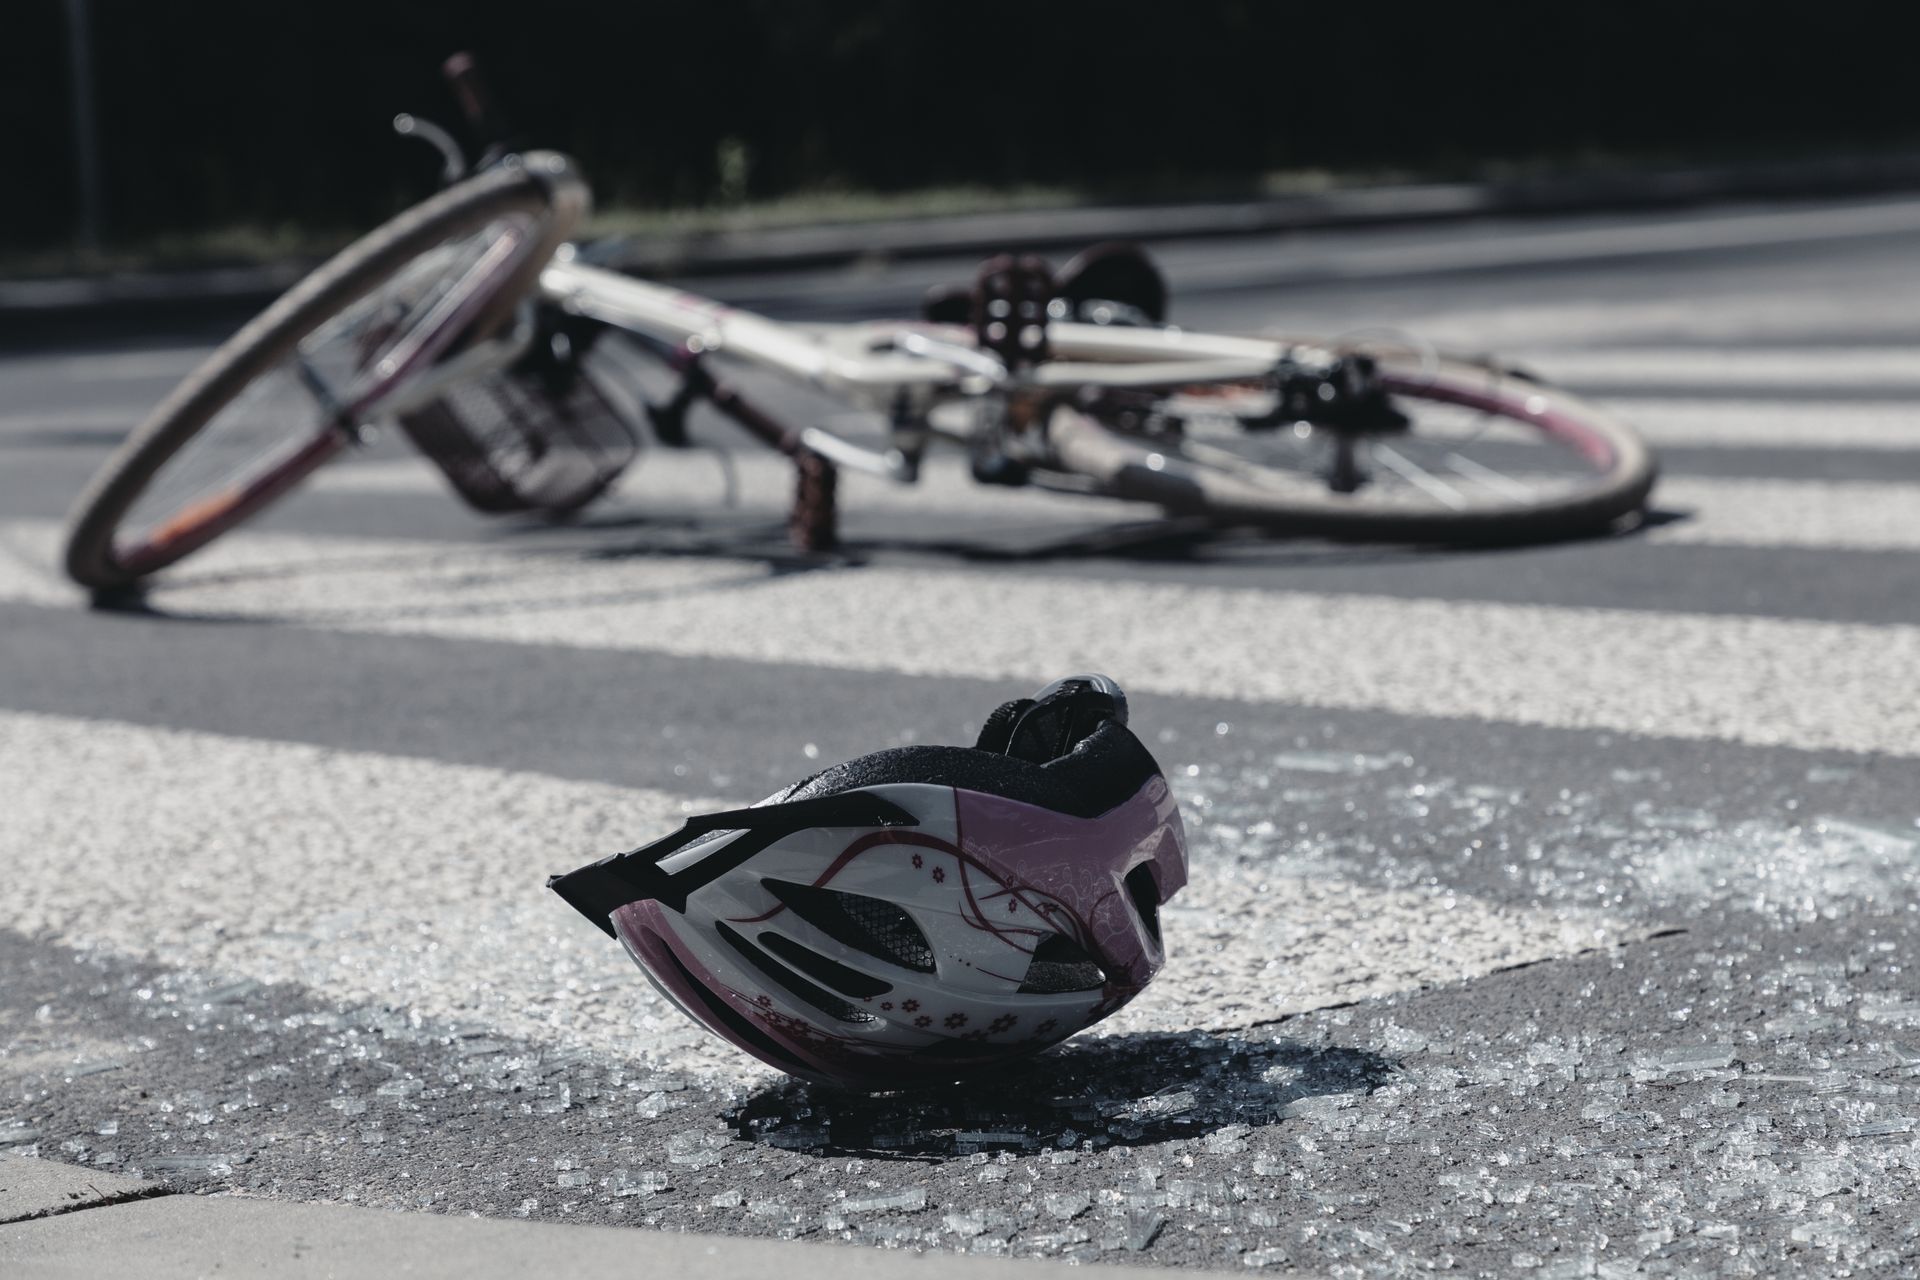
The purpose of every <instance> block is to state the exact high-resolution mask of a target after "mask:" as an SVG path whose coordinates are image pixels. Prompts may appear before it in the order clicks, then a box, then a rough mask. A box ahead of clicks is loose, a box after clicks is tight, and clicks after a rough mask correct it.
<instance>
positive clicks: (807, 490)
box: [648, 347, 840, 553]
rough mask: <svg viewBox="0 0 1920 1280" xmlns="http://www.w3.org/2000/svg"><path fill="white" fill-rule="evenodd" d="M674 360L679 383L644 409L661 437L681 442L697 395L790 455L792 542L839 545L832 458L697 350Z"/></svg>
mask: <svg viewBox="0 0 1920 1280" xmlns="http://www.w3.org/2000/svg"><path fill="white" fill-rule="evenodd" d="M673 365H674V368H675V370H676V371H677V372H678V373H679V374H680V376H681V383H680V387H679V389H678V390H677V391H676V392H675V393H674V395H673V398H672V399H671V400H669V401H668V402H667V403H666V404H665V405H662V406H660V407H659V408H657V409H649V410H648V412H649V415H650V416H651V417H652V418H653V423H654V430H655V431H656V432H658V433H659V434H660V437H661V439H662V441H663V442H664V443H666V444H670V445H684V444H685V443H686V442H687V434H686V414H687V410H688V409H689V408H690V407H691V406H692V404H693V402H694V401H695V400H705V401H706V402H707V403H708V404H710V405H712V406H713V407H714V408H715V409H717V410H719V411H720V412H721V413H722V414H724V415H726V416H727V417H728V418H730V419H732V420H733V421H734V422H736V423H738V424H739V425H740V426H741V427H743V428H745V429H746V431H747V433H748V434H749V435H751V436H752V437H753V438H754V439H756V440H758V441H760V442H761V443H762V444H764V445H767V446H768V447H769V448H773V449H778V450H779V451H780V452H781V453H783V454H785V455H786V456H787V457H788V458H790V459H792V461H793V467H794V494H793V510H792V512H791V513H790V514H789V515H788V517H787V534H788V536H789V537H790V538H791V539H792V540H793V545H794V546H795V547H796V548H797V549H798V550H801V551H805V552H810V553H813V552H824V551H832V550H835V549H836V548H838V547H839V545H840V529H839V525H840V520H839V508H838V504H837V502H836V494H837V491H838V489H839V480H840V474H839V471H838V469H837V468H835V466H834V465H833V461H832V459H830V458H827V457H824V456H822V455H821V454H819V453H817V452H815V451H814V450H812V449H810V448H808V447H807V445H806V443H805V441H803V440H802V439H801V437H800V433H799V432H798V431H794V430H791V429H790V428H788V427H785V426H783V425H781V424H780V422H779V421H777V420H776V419H774V418H773V417H771V416H769V415H768V414H767V413H765V412H763V411H762V410H761V409H760V408H758V407H757V406H755V405H754V404H752V403H751V402H750V401H748V400H747V398H746V397H745V396H742V395H741V394H740V393H739V392H738V391H737V390H735V389H734V388H733V387H732V386H731V385H729V384H727V383H724V382H721V381H720V380H719V379H717V378H715V377H714V376H713V373H712V371H711V370H709V369H708V368H707V366H706V362H705V361H704V360H702V359H701V353H700V352H699V351H697V350H694V349H693V348H691V347H681V348H680V349H679V350H678V351H677V352H676V353H675V356H674V360H673Z"/></svg>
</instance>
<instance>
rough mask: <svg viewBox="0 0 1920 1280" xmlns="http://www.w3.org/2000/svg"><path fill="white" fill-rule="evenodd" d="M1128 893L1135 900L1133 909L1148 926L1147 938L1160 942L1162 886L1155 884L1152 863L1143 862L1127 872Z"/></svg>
mask: <svg viewBox="0 0 1920 1280" xmlns="http://www.w3.org/2000/svg"><path fill="white" fill-rule="evenodd" d="M1127 893H1128V894H1129V895H1130V896H1131V897H1132V898H1133V909H1134V910H1135V911H1137V912H1139V913H1140V923H1141V924H1143V925H1145V926H1147V936H1148V937H1150V938H1152V939H1153V940H1154V941H1155V942H1156V943H1157V942H1159V941H1160V886H1159V885H1158V884H1155V883H1154V879H1153V864H1152V863H1150V862H1143V863H1141V864H1140V865H1139V866H1137V867H1135V868H1134V869H1133V870H1131V871H1129V872H1127Z"/></svg>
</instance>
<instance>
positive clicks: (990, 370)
mask: <svg viewBox="0 0 1920 1280" xmlns="http://www.w3.org/2000/svg"><path fill="white" fill-rule="evenodd" d="M893 345H894V346H895V347H896V348H897V349H899V350H901V351H904V352H906V353H907V354H908V355H910V356H920V357H921V358H923V359H926V360H938V361H940V362H941V363H942V364H950V365H953V366H954V367H955V368H957V369H962V370H964V371H966V372H967V373H972V374H977V375H979V376H980V377H982V378H985V379H986V380H987V381H988V382H990V383H992V384H993V385H994V386H996V387H999V386H1005V385H1006V383H1007V381H1008V379H1009V378H1010V377H1011V374H1010V372H1009V370H1008V369H1007V366H1006V365H1005V364H1004V363H1002V362H1001V361H1000V360H998V359H996V358H995V357H994V356H992V355H989V354H988V353H987V352H984V351H979V350H976V349H975V348H973V347H963V346H961V345H960V344H959V343H957V342H945V341H942V340H941V339H939V338H929V337H928V336H927V335H926V334H924V333H917V332H915V331H914V330H912V329H902V330H901V331H900V332H899V333H897V334H895V335H894V337H893Z"/></svg>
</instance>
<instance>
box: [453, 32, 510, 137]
mask: <svg viewBox="0 0 1920 1280" xmlns="http://www.w3.org/2000/svg"><path fill="white" fill-rule="evenodd" d="M440 70H441V73H442V74H443V75H445V76H446V78H447V85H448V87H450V88H451V89H452V90H453V96H454V98H455V99H456V100H457V101H458V102H459V103H460V110H461V112H462V113H463V114H464V115H465V116H466V117H467V123H469V124H471V125H472V126H473V130H474V132H475V133H476V134H477V135H479V138H480V142H481V144H482V145H483V146H488V147H493V146H498V145H499V144H501V143H502V142H504V141H505V140H506V128H505V127H504V126H503V124H502V123H501V120H500V113H499V111H498V110H497V109H496V108H495V106H494V102H493V95H492V94H490V93H489V92H487V84H486V81H485V80H484V79H483V78H482V77H481V75H480V64H479V63H478V62H477V61H476V60H475V59H474V56H473V55H472V54H471V53H467V52H465V51H462V52H460V53H456V54H454V55H453V56H452V57H450V58H448V59H447V60H446V61H445V62H444V63H442V64H441V65H440Z"/></svg>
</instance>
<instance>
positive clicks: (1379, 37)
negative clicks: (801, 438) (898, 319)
mask: <svg viewBox="0 0 1920 1280" xmlns="http://www.w3.org/2000/svg"><path fill="white" fill-rule="evenodd" d="M91 11H92V29H93V33H94V60H95V74H96V78H97V82H98V86H99V93H98V102H99V116H100V119H99V132H100V138H101V145H102V151H103V163H104V171H105V174H104V184H103V185H104V189H105V197H106V207H107V211H108V216H107V224H106V228H105V230H106V233H107V238H108V239H109V240H110V241H112V240H126V239H128V238H137V237H139V236H143V235H152V234H155V233H162V232H165V231H168V230H174V229H184V228H194V227H204V226H210V225H221V224H228V223H237V222H264V223H276V222H285V221H298V222H300V223H301V224H303V225H305V226H308V227H321V228H332V227H343V228H350V227H358V226H361V225H364V224H366V223H367V222H369V221H371V220H374V219H377V218H379V217H381V216H383V215H385V214H386V213H388V212H390V211H392V210H393V209H394V208H395V207H396V206H397V204H398V203H399V202H401V201H403V200H404V199H407V198H409V197H412V196H415V195H418V194H420V193H421V192H423V191H424V190H426V189H427V188H428V187H429V186H430V185H431V183H432V180H433V174H434V169H435V165H434V161H433V159H432V157H431V156H430V155H429V154H428V153H427V151H426V149H425V148H424V147H421V146H419V145H418V144H415V143H403V142H399V141H397V140H395V139H393V138H392V137H391V135H390V134H389V133H388V131H387V122H388V120H389V119H390V118H391V117H392V115H393V114H394V113H395V112H397V111H402V110H408V111H414V112H416V113H418V114H421V115H424V116H427V117H429V118H432V119H436V120H440V121H443V122H449V123H450V122H451V121H452V117H453V116H454V114H455V112H454V108H453V106H452V104H451V101H450V99H449V98H448V95H447V93H446V91H445V89H444V88H443V86H442V85H441V83H440V81H439V79H438V66H439V63H440V61H441V59H442V58H444V57H445V55H446V54H448V53H449V52H452V51H453V50H456V49H460V48H471V49H473V50H475V51H476V52H477V53H478V54H479V55H480V56H481V57H482V59H483V60H484V63H485V65H486V66H487V68H488V69H489V72H490V74H491V78H492V79H493V81H494V82H495V84H496V86H497V89H498V93H499V96H500V97H501V98H502V99H503V100H504V101H505V102H506V104H507V105H508V107H509V108H510V112H511V115H512V117H513V118H514V119H515V120H516V121H517V122H518V123H519V125H520V129H521V133H522V135H523V138H524V140H525V141H527V142H530V143H536V144H544V145H552V146H558V147H562V148H564V149H566V150H569V151H571V152H573V153H574V154H576V155H577V156H579V157H580V158H581V159H582V161H583V162H584V163H585V165H586V169H587V172H588V173H589V174H590V175H591V176H592V178H593V179H594V182H595V186H596V189H597V191H598V193H599V195H600V198H601V199H602V201H603V202H616V201H617V202H624V203H632V204H644V205H673V204H701V203H708V202H711V201H713V200H715V199H717V198H719V197H721V196H722V195H723V194H727V193H729V189H728V188H726V187H725V186H724V184H723V182H722V176H721V165H720V163H719V160H718V157H719V155H720V153H721V151H722V149H723V141H724V140H727V139H738V140H739V141H740V142H743V143H744V144H745V146H746V148H747V149H748V152H749V154H750V156H751V164H750V166H749V168H748V170H747V182H746V186H745V190H744V194H746V195H749V196H755V197H759V196H769V195H776V194H781V193H785V192H790V191H794V190H796V189H802V188H818V187H822V186H830V185H844V186H851V187H861V188H874V189H880V190H888V189H897V188H905V187H914V186H922V185H927V184H935V183H986V184H1006V183H1045V184H1069V185H1076V186H1081V187H1084V188H1086V189H1088V190H1089V191H1091V192H1095V193H1099V194H1105V195H1116V194H1117V195H1122V196H1126V195H1137V196H1145V197H1154V198H1170V197H1171V198H1178V197H1180V196H1183V195H1185V196H1202V195H1207V194H1213V193H1218V192H1224V191H1229V190H1234V189H1236V188H1237V189H1245V188H1246V187H1247V186H1248V185H1249V183H1250V182H1251V180H1252V179H1253V178H1254V177H1255V176H1257V175H1259V174H1261V173H1263V172H1268V171H1272V170H1276V169H1293V168H1302V167H1326V168H1332V169H1339V170H1360V171H1378V170H1381V169H1396V170H1401V171H1408V172H1413V173H1419V174H1427V175H1435V176H1449V175H1462V174H1472V173H1476V172H1481V171H1484V170H1485V169H1486V168H1487V166H1488V165H1489V164H1490V163H1492V162H1546V163H1552V164H1557V165H1588V166H1592V165H1606V164H1615V163H1622V162H1635V163H1639V162H1655V163H1658V162H1663V161H1674V160H1684V159H1689V158H1701V157H1710V158H1715V159H1724V158H1740V157H1744V156H1774V155H1781V154H1807V153H1814V154H1818V153H1821V152H1823V151H1826V150H1849V151H1861V150H1871V149H1874V148H1879V147H1887V146H1893V145H1901V144H1905V143H1907V142H1909V141H1913V140H1916V139H1920V121H1917V120H1916V117H1917V116H1920V109H1917V108H1916V104H1915V101H1914V89H1913V83H1912V73H1911V71H1910V69H1909V64H1910V61H1911V56H1912V55H1911V48H1910V45H1909V42H1908V41H1906V40H1904V39H1896V38H1895V36H1894V34H1893V32H1892V31H1891V30H1890V29H1889V27H1888V25H1887V21H1888V19H1887V15H1888V14H1889V13H1890V12H1892V11H1891V10H1888V9H1884V8H1881V9H1875V8H1873V7H1870V6H1864V5H1862V6H1847V5H1840V6H1834V5H1826V6H1811V7H1798V8H1795V9H1792V10H1789V9H1785V8H1780V9H1776V8H1774V7H1772V6H1769V5H1764V4H1762V5H1754V4H1737V3H1723V2H1719V0H1715V2H1711V3H1690V4H1689V3H1677V4H1666V5H1651V4H1643V3H1605V4H1601V3H1594V4H1554V5H1539V4H1527V5H1520V4H1513V5H1499V6H1487V5H1481V6H1471V5H1469V6H1463V5H1460V4H1456V3H1448V4H1437V3H1424V4H1407V5H1377V4H1376V5H1336V4H1324V3H1323V4H1316V5H1311V6H1309V5H1302V4H1291V3H1256V2H1254V0H1189V2H1187V3H1177V4H1176V3H1164V4H1161V3H1151V4H1150V3H1134V2H1128V0H1118V2H1117V0H1107V2H1106V3H1086V2H1083V0H1074V2H1071V3H1052V4H1039V3H1022V4H1015V3H1002V2H1000V0H976V2H974V3H967V4H949V3H906V2H900V3H888V2H886V0H845V2H844V3H827V2H825V0H701V2H699V3H687V2H684V0H677V2H675V3H651V2H644V0H627V2H625V3H595V2H591V0H540V2H539V3H533V4H529V3H512V4H508V3H501V2H500V0H458V2H455V0H328V2H327V3H307V2H299V0H293V2H286V3H277V4H262V3H259V0H196V2H186V0H181V2H177V3H153V2H151V0H92V3H91ZM4 24H5V31H4V36H0V50H4V53H3V55H0V60H3V63H4V65H3V66H0V70H4V73H5V74H4V75H0V122H4V124H5V128H6V131H7V135H8V138H9V142H10V147H9V150H10V151H11V153H12V156H11V159H12V164H10V165H9V166H8V168H9V170H10V176H11V178H12V180H13V181H12V184H10V185H12V187H13V192H14V195H15V197H16V198H10V199H6V200H4V201H0V247H6V248H26V247H33V246H35V245H57V244H59V243H62V242H63V241H65V240H66V239H67V238H69V236H70V235H71V232H72V228H73V225H74V219H75V209H76V201H75V196H74V185H75V183H74V177H73V170H72V144H71V123H70V111H69V86H68V81H67V66H68V62H67V52H66V50H67V40H66V23H65V17H64V10H63V6H62V3H61V0H9V2H8V3H7V5H6V7H5V14H4ZM23 192H30V193H31V194H32V197H33V198H31V199H20V198H17V197H18V195H19V194H20V193H23ZM730 193H731V194H736V195H737V194H740V192H739V191H738V189H737V187H736V188H734V189H731V192H730Z"/></svg>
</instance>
